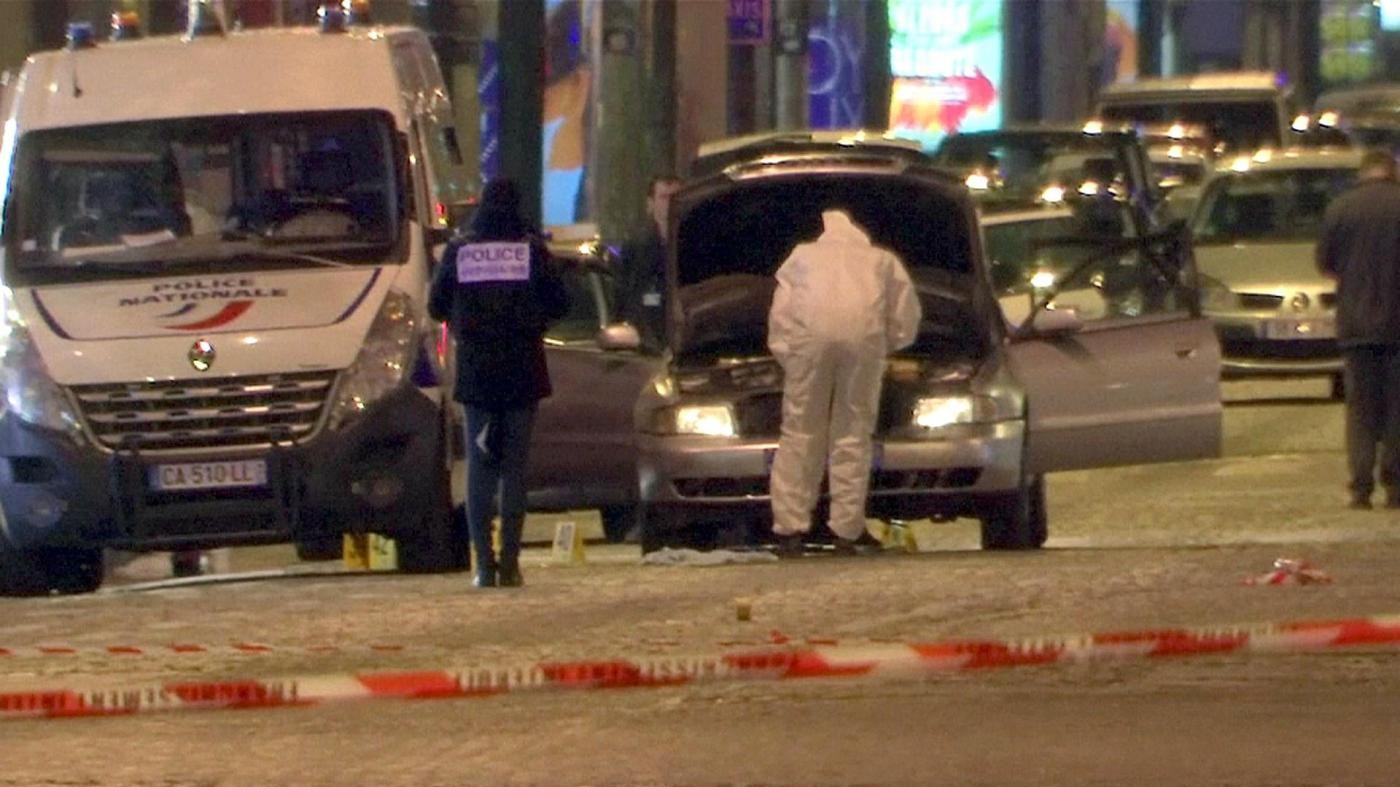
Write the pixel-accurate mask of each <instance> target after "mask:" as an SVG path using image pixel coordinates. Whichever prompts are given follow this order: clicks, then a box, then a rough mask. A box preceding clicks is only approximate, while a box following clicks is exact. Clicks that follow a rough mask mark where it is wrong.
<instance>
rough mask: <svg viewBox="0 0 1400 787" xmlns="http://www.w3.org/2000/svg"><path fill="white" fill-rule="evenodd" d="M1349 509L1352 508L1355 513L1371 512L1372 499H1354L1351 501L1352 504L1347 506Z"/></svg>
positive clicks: (1368, 497)
mask: <svg viewBox="0 0 1400 787" xmlns="http://www.w3.org/2000/svg"><path fill="white" fill-rule="evenodd" d="M1387 505H1389V503H1387ZM1347 508H1350V509H1351V510H1353V511H1370V510H1371V497H1370V496H1369V495H1367V496H1366V497H1360V496H1358V497H1353V498H1352V499H1351V502H1350V503H1349V504H1347Z"/></svg>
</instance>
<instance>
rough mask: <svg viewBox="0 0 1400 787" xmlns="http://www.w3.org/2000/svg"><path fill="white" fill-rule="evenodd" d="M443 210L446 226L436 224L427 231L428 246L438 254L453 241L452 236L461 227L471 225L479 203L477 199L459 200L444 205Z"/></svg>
mask: <svg viewBox="0 0 1400 787" xmlns="http://www.w3.org/2000/svg"><path fill="white" fill-rule="evenodd" d="M441 209H442V210H445V211H446V218H447V224H446V226H443V225H439V224H434V225H433V226H431V227H429V228H428V231H427V236H428V246H430V247H432V248H433V250H434V251H435V252H438V253H440V252H441V251H442V247H443V246H445V245H447V243H448V242H449V241H451V240H452V235H453V234H454V233H456V231H457V229H458V228H459V227H466V226H467V225H469V224H471V221H472V217H473V216H475V215H476V209H477V201H476V199H475V198H473V199H466V200H458V201H457V202H449V203H447V204H445V205H443V206H442V208H441Z"/></svg>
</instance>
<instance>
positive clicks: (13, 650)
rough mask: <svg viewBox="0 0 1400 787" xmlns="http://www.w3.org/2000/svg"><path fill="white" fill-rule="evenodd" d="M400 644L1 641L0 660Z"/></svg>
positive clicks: (394, 649)
mask: <svg viewBox="0 0 1400 787" xmlns="http://www.w3.org/2000/svg"><path fill="white" fill-rule="evenodd" d="M404 650H407V648H405V647H404V646H403V645H386V644H377V643H370V644H367V645H357V646H348V645H299V646H287V645H269V644H266V643H262V642H230V643H228V644H226V645H197V644H193V643H179V642H172V643H169V644H164V645H24V646H11V645H0V664H3V663H5V661H6V660H7V659H23V658H30V659H46V658H60V657H65V656H188V655H199V654H209V655H238V654H242V655H246V656H262V655H268V654H273V653H297V654H306V653H356V652H365V651H369V652H373V653H398V652H401V651H404Z"/></svg>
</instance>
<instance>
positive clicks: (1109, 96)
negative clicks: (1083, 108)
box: [1099, 71, 1283, 101]
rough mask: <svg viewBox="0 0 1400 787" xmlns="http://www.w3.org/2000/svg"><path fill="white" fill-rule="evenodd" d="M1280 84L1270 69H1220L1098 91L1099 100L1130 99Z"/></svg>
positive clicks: (1253, 89) (1267, 88)
mask: <svg viewBox="0 0 1400 787" xmlns="http://www.w3.org/2000/svg"><path fill="white" fill-rule="evenodd" d="M1282 86H1283V85H1282V84H1281V77H1280V76H1279V75H1277V74H1275V73H1273V72H1272V71H1221V72H1215V73H1209V74H1190V75H1187V76H1176V77H1157V78H1150V79H1138V80H1134V81H1132V82H1117V83H1114V84H1111V85H1106V86H1105V87H1104V88H1103V90H1101V91H1100V92H1099V98H1100V100H1101V101H1111V100H1115V99H1121V100H1130V99H1135V98H1138V97H1140V96H1141V97H1146V96H1154V95H1161V94H1170V93H1191V94H1194V95H1200V96H1201V97H1202V98H1206V97H1209V96H1210V95H1212V94H1218V93H1229V92H1233V91H1240V92H1254V93H1257V92H1264V91H1276V90H1279V89H1280V88H1281V87H1282Z"/></svg>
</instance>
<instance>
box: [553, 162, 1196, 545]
mask: <svg viewBox="0 0 1400 787" xmlns="http://www.w3.org/2000/svg"><path fill="white" fill-rule="evenodd" d="M729 155H730V161H729V162H728V163H727V164H726V165H725V166H723V167H722V168H721V169H719V170H717V171H714V172H713V173H712V174H709V175H706V176H702V177H698V178H696V179H693V180H691V181H689V182H687V183H686V184H685V186H684V188H683V189H682V190H681V191H680V193H679V194H678V195H677V197H676V202H675V204H674V208H673V217H672V226H671V232H670V238H671V243H670V259H669V261H668V266H669V269H668V286H667V292H666V296H665V297H666V298H667V303H668V308H669V320H668V325H667V331H666V334H667V341H666V346H665V348H663V349H662V350H661V351H660V352H659V353H656V354H654V353H650V352H648V351H647V350H645V349H643V348H641V347H640V346H639V341H638V339H637V335H636V332H635V331H633V330H632V329H631V327H630V326H625V325H609V324H607V323H608V319H607V317H606V315H605V314H604V315H599V319H598V320H597V321H596V322H595V323H589V324H587V325H586V327H585V326H584V324H583V323H582V322H581V323H580V331H579V332H578V333H577V334H575V335H574V336H573V337H561V338H560V340H559V341H558V342H556V343H554V344H553V345H552V346H551V347H550V351H549V363H550V370H551V373H552V375H553V377H554V389H555V393H554V396H553V397H552V398H550V399H548V400H545V402H543V403H542V407H541V411H540V417H539V420H538V421H537V426H536V444H535V447H534V454H533V456H532V474H533V476H534V478H535V480H536V486H534V487H533V488H534V489H535V490H536V491H537V492H539V494H538V495H536V497H535V498H532V499H535V500H538V501H539V502H540V503H543V502H544V498H545V497H546V496H547V495H546V494H545V491H546V490H547V489H549V488H553V489H554V490H555V491H560V490H565V491H567V490H569V489H573V490H574V491H576V492H582V491H585V489H586V488H591V492H589V494H590V495H592V496H591V497H589V496H585V495H582V494H580V495H576V496H575V497H574V500H573V501H572V502H570V501H569V500H566V499H565V498H566V497H567V494H559V495H556V496H555V499H554V500H553V501H552V503H553V506H554V507H578V501H581V500H585V499H587V500H589V501H591V502H589V503H587V505H588V506H589V507H606V508H607V510H610V511H611V512H612V513H611V516H613V517H615V518H621V519H622V520H623V521H625V520H626V519H627V518H628V517H630V518H631V521H634V522H635V523H636V524H637V525H638V526H639V528H640V537H641V542H642V548H643V550H653V549H657V548H660V547H663V546H667V545H691V546H701V547H705V546H713V545H716V544H721V543H754V542H758V541H762V540H764V539H765V538H766V536H767V532H768V530H769V527H770V522H771V520H770V514H769V498H768V477H769V469H770V466H771V463H772V460H773V456H774V453H775V450H776V448H777V443H778V434H779V430H780V425H781V409H782V370H781V369H780V368H779V366H778V365H777V363H776V362H775V361H774V360H773V359H772V357H771V356H770V355H769V353H768V350H767V347H766V325H767V314H768V307H769V301H770V298H771V294H772V289H773V274H774V272H775V271H776V270H777V268H778V266H779V265H780V264H781V263H782V262H783V260H784V259H785V258H786V256H787V254H788V252H789V251H790V250H791V248H792V247H793V245H794V244H795V243H796V242H797V240H798V234H799V232H800V228H801V227H803V226H808V225H810V224H811V220H812V219H813V217H815V216H817V215H819V211H820V210H821V209H823V208H827V207H833V206H834V207H840V208H843V209H845V210H847V211H848V212H849V213H850V214H851V215H852V216H853V217H854V218H855V220H856V221H857V222H859V223H860V224H861V225H863V226H864V227H865V228H867V230H868V231H869V232H870V234H871V235H872V237H873V239H874V240H875V241H876V242H877V243H880V244H882V245H884V246H886V247H887V248H890V249H892V250H893V251H895V252H897V253H898V254H899V255H900V256H901V257H902V258H903V259H904V261H905V263H906V265H907V266H908V268H909V270H910V273H911V276H912V278H913V279H914V280H915V283H916V286H917V288H918V290H919V293H920V297H921V301H922V306H923V314H924V319H923V324H922V327H921V332H920V337H919V339H918V341H917V342H916V343H915V344H914V345H913V346H912V347H910V348H909V349H907V350H905V351H902V352H900V353H898V354H896V355H894V356H893V357H891V358H890V359H889V362H888V365H887V372H886V385H885V389H884V393H883V399H882V402H881V408H880V415H879V421H878V426H877V433H876V445H877V450H876V459H875V463H874V467H873V469H872V479H871V486H870V497H869V502H868V513H869V515H870V516H871V517H872V518H879V519H887V520H917V519H935V520H946V519H951V518H955V517H962V516H966V517H975V518H977V519H979V520H981V523H982V543H983V546H984V547H987V548H999V549H1025V548H1035V547H1039V546H1040V545H1041V544H1042V543H1043V542H1044V541H1045V538H1046V532H1047V523H1046V508H1045V499H1044V496H1045V491H1044V484H1043V478H1044V475H1045V474H1046V473H1049V472H1053V471H1057V470H1069V469H1078V468H1086V467H1096V466H1104V465H1114V464H1127V463H1140V462H1153V461H1173V460H1182V459H1191V458H1197V457H1205V456H1214V455H1216V454H1217V453H1218V451H1219V446H1220V413H1221V408H1220V398H1219V397H1220V391H1219V380H1218V364H1219V349H1218V345H1217V343H1216V339H1215V335H1214V333H1213V331H1212V330H1211V327H1210V324H1209V322H1208V321H1206V320H1205V319H1203V318H1202V317H1201V316H1200V315H1199V313H1197V312H1196V311H1195V305H1196V293H1195V292H1194V291H1192V290H1190V289H1189V288H1188V287H1187V286H1186V283H1188V282H1190V281H1192V280H1193V277H1192V275H1191V272H1190V271H1189V270H1188V269H1185V268H1183V269H1178V270H1175V271H1170V272H1168V273H1167V274H1165V278H1166V279H1169V280H1170V281H1169V282H1165V283H1164V273H1163V271H1162V267H1163V266H1162V262H1161V260H1160V259H1159V260H1157V261H1156V262H1149V261H1147V260H1146V258H1145V257H1142V256H1140V255H1128V256H1130V257H1132V259H1133V260H1134V262H1129V263H1125V262H1124V261H1123V259H1124V256H1125V255H1124V252H1123V249H1122V248H1121V246H1122V243H1121V241H1120V242H1116V243H1107V244H1106V248H1109V249H1110V251H1111V253H1105V254H1100V255H1098V256H1099V257H1102V258H1103V259H1101V260H1096V259H1093V258H1089V257H1086V258H1084V260H1083V261H1082V263H1081V264H1077V265H1075V266H1074V269H1073V270H1066V271H1064V273H1065V277H1064V279H1063V280H1062V281H1060V282H1057V283H1056V284H1055V285H1054V286H1051V287H1049V288H1045V289H1044V290H1043V291H1042V292H1041V293H1040V296H1039V297H1038V298H1037V299H1036V300H1035V301H1034V302H1031V301H1029V300H1028V301H1027V306H1026V308H1024V309H1023V310H1022V313H1021V314H1019V315H1016V317H1015V319H1011V318H1010V317H1009V316H1008V315H1006V314H1004V313H1003V311H1002V309H1001V304H1000V303H999V301H998V297H997V295H998V293H997V292H996V291H995V290H994V288H993V284H992V273H991V271H990V270H989V267H988V263H987V260H986V258H985V256H984V254H983V245H982V238H981V232H980V228H979V223H978V218H977V214H976V212H975V209H974V206H973V204H972V201H971V200H970V198H969V196H968V192H967V190H966V188H965V187H964V186H963V184H962V183H961V181H960V180H958V179H957V178H955V177H950V176H948V175H946V174H942V173H939V172H937V171H935V170H933V169H931V168H928V167H926V166H924V165H922V164H921V163H919V162H918V161H917V160H916V159H911V158H910V157H909V156H908V155H907V154H906V152H903V151H900V152H895V153H890V152H887V151H886V150H885V149H883V148H882V147H881V146H880V145H878V144H873V145H861V144H858V143H853V144H849V145H842V146H828V145H813V147H812V149H811V150H803V149H802V146H801V145H795V144H794V143H793V140H792V138H791V136H787V137H785V138H784V141H783V146H782V148H781V150H779V151H774V150H772V149H769V148H766V147H765V146H764V145H763V144H762V142H761V141H758V142H755V143H754V144H753V145H752V147H751V149H749V150H748V151H746V152H740V153H737V154H736V153H735V152H734V151H730V152H729ZM1177 264H1179V265H1189V255H1184V256H1183V257H1182V258H1181V259H1179V260H1178V261H1177ZM590 276H594V278H592V279H590V281H593V282H595V283H599V284H601V282H602V277H601V275H594V274H590ZM1095 282H1097V284H1095ZM1105 288H1106V289H1105ZM1100 291H1104V292H1108V293H1109V295H1111V297H1112V299H1114V302H1116V303H1135V304H1137V306H1136V307H1135V308H1134V309H1129V310H1127V311H1124V310H1121V309H1119V310H1113V309H1108V308H1100V309H1097V310H1096V309H1093V308H1089V307H1088V306H1086V305H1085V301H1084V298H1085V296H1086V293H1087V294H1090V295H1092V294H1093V293H1095V292H1100ZM606 300H607V299H606V297H602V296H600V297H599V298H598V299H597V300H596V302H597V303H598V304H599V306H600V310H605V309H606V308H607V306H608V304H607V302H606ZM1056 307H1060V308H1056ZM590 331H591V332H592V333H593V336H592V337H591V338H590V337H589V336H588V335H587V334H588V333H589V332H590ZM546 482H551V483H546ZM627 482H630V483H627ZM613 483H617V484H618V485H619V487H618V488H617V489H615V490H611V491H609V490H605V489H603V487H605V486H609V485H611V484H613ZM624 484H626V485H625V486H624ZM604 492H607V494H604ZM817 516H818V517H820V512H818V514H817Z"/></svg>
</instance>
